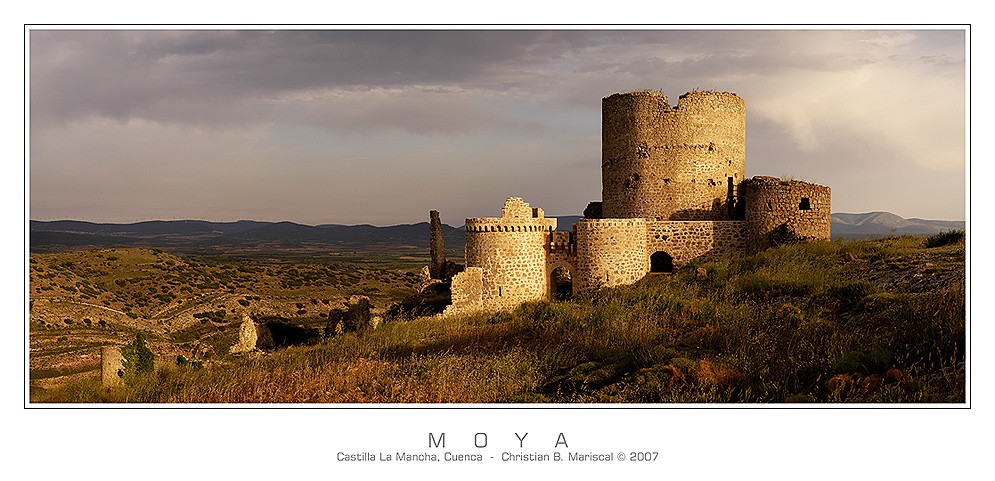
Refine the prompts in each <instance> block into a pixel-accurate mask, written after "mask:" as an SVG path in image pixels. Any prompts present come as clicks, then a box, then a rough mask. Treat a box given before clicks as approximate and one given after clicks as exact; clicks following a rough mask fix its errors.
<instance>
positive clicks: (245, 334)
mask: <svg viewBox="0 0 995 481" xmlns="http://www.w3.org/2000/svg"><path fill="white" fill-rule="evenodd" d="M258 339H259V331H258V330H257V329H256V323H255V322H253V320H252V318H251V317H249V316H242V325H241V326H239V328H238V342H236V343H235V345H233V346H232V347H231V349H229V351H231V352H233V353H238V352H250V351H254V350H255V349H256V341H257V340H258Z"/></svg>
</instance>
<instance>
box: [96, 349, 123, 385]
mask: <svg viewBox="0 0 995 481" xmlns="http://www.w3.org/2000/svg"><path fill="white" fill-rule="evenodd" d="M123 375H124V356H123V355H122V354H121V346H103V347H101V348H100V385H101V386H103V387H112V386H122V385H124V379H123V378H122V376H123Z"/></svg>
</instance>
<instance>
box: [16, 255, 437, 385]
mask: <svg viewBox="0 0 995 481" xmlns="http://www.w3.org/2000/svg"><path fill="white" fill-rule="evenodd" d="M29 270H30V285H29V289H30V323H29V326H30V348H31V355H30V360H31V379H32V382H43V383H53V382H61V381H63V379H59V378H61V377H63V376H66V375H73V374H80V373H92V372H94V370H95V369H98V367H99V359H98V354H99V352H98V350H97V349H96V348H97V347H98V346H100V345H114V344H116V345H122V344H126V343H127V342H128V341H129V339H128V338H129V337H133V336H134V333H135V332H136V331H142V332H146V333H148V334H149V335H150V339H151V340H152V341H153V342H154V344H155V346H156V347H157V348H158V349H159V350H160V351H162V352H169V353H172V354H173V355H179V354H184V355H185V356H187V357H191V356H193V357H197V358H209V359H213V358H216V357H218V356H221V355H224V354H225V353H227V349H228V347H229V346H230V345H231V344H232V343H233V342H234V340H235V339H236V338H237V334H238V326H239V323H240V322H241V320H242V317H243V316H244V315H248V314H251V315H257V316H279V317H285V318H291V319H294V320H295V321H297V322H300V323H301V324H314V325H318V326H322V327H323V326H324V323H325V322H326V321H325V316H326V315H327V313H328V311H329V310H331V309H333V308H336V307H339V305H340V304H341V302H342V300H343V299H344V298H346V297H348V296H350V295H355V294H361V295H365V296H369V297H370V298H371V301H372V302H373V305H374V306H376V307H378V308H379V309H381V310H382V309H384V308H386V307H387V306H389V305H390V304H391V303H393V302H395V301H397V300H399V299H402V298H404V297H406V296H408V295H411V294H412V293H414V292H415V286H416V285H417V284H418V283H420V282H421V279H420V278H419V276H418V275H417V274H416V273H415V272H412V271H409V270H404V269H400V270H397V269H394V270H392V269H377V268H369V267H363V266H356V265H351V264H335V263H325V264H270V265H256V264H245V263H237V264H233V263H205V262H198V261H195V260H191V259H187V258H183V257H179V256H174V255H171V254H168V253H166V252H163V251H161V250H147V249H105V250H87V251H72V252H63V253H57V254H33V255H32V256H31V259H30V263H29Z"/></svg>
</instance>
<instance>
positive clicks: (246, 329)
mask: <svg viewBox="0 0 995 481" xmlns="http://www.w3.org/2000/svg"><path fill="white" fill-rule="evenodd" d="M319 337H320V336H319V332H318V330H316V329H308V328H305V327H301V326H297V325H295V324H292V323H290V322H289V321H287V320H286V319H282V318H279V317H272V318H267V319H262V320H260V321H253V320H252V319H251V318H250V317H249V316H245V317H243V318H242V325H241V326H240V327H239V330H238V342H236V343H235V345H234V346H232V347H231V349H230V350H231V352H233V353H238V352H252V351H256V350H259V349H276V348H280V347H287V346H297V345H301V344H309V343H312V342H314V341H316V340H317V339H318V338H319Z"/></svg>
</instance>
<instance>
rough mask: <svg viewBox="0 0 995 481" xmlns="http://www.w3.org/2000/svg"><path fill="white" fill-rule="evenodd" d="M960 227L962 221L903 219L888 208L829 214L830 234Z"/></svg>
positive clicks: (882, 234) (924, 232) (847, 235)
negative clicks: (866, 211) (883, 210)
mask: <svg viewBox="0 0 995 481" xmlns="http://www.w3.org/2000/svg"><path fill="white" fill-rule="evenodd" d="M957 229H964V221H952V220H926V219H918V218H911V219H905V218H902V217H899V216H897V215H895V214H892V213H890V212H869V213H866V214H844V213H836V214H832V217H831V230H832V238H833V239H838V238H841V237H845V238H847V239H868V238H877V237H887V236H891V235H895V236H901V235H920V236H928V235H933V234H938V233H940V232H943V231H949V230H957Z"/></svg>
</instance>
